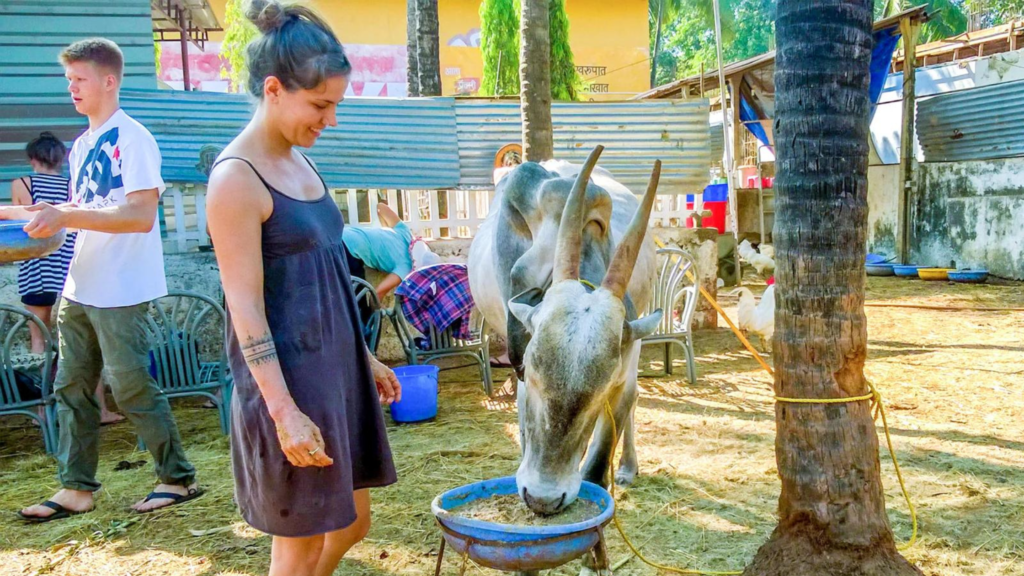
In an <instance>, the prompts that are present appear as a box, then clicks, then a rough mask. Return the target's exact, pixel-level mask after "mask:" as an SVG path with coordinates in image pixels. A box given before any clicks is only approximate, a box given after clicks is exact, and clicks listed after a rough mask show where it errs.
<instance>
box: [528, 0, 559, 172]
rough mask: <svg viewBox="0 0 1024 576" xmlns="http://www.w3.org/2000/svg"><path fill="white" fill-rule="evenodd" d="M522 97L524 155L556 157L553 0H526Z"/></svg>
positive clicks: (534, 157) (536, 159) (533, 157)
mask: <svg viewBox="0 0 1024 576" xmlns="http://www.w3.org/2000/svg"><path fill="white" fill-rule="evenodd" d="M522 2H523V15H522V18H520V31H521V35H520V45H521V51H520V57H519V62H520V64H519V77H520V86H521V88H520V91H519V94H520V96H519V98H520V104H521V107H522V113H523V156H524V157H525V159H526V160H529V161H531V162H540V161H543V160H550V159H552V158H554V156H555V153H554V148H555V144H554V135H553V133H552V129H551V24H550V21H549V17H548V9H549V4H550V0H522Z"/></svg>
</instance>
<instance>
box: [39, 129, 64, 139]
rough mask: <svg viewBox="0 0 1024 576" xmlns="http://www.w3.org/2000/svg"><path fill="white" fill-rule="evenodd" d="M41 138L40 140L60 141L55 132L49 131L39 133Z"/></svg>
mask: <svg viewBox="0 0 1024 576" xmlns="http://www.w3.org/2000/svg"><path fill="white" fill-rule="evenodd" d="M39 137H40V138H46V139H51V140H59V138H57V135H56V134H54V133H53V132H50V131H49V130H44V131H42V132H40V133H39Z"/></svg>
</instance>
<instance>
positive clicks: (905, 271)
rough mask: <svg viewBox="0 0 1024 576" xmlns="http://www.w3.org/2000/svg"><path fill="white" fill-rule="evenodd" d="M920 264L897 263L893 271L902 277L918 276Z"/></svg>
mask: <svg viewBox="0 0 1024 576" xmlns="http://www.w3.org/2000/svg"><path fill="white" fill-rule="evenodd" d="M918 268H920V266H909V265H904V264H896V265H895V266H893V267H892V271H893V272H895V273H896V275H897V276H899V277H900V278H917V270H918Z"/></svg>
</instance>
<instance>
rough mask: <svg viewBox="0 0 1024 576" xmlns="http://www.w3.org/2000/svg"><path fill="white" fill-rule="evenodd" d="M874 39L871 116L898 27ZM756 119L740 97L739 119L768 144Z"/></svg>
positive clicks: (897, 38)
mask: <svg viewBox="0 0 1024 576" xmlns="http://www.w3.org/2000/svg"><path fill="white" fill-rule="evenodd" d="M874 39H875V48H874V50H872V52H871V87H870V88H869V90H868V91H869V93H870V95H871V116H872V117H874V115H875V108H876V107H877V104H878V100H879V98H881V96H882V89H883V88H884V87H885V79H886V77H888V76H889V69H890V68H891V67H892V55H893V52H895V51H896V45H897V44H898V43H899V40H900V32H899V28H898V27H892V28H887V29H885V30H879V31H877V32H875V34H874ZM757 120H763V118H758V117H757V114H756V113H755V112H754V107H753V106H751V105H750V103H749V102H747V99H746V98H740V121H742V122H753V123H752V124H744V126H746V127H747V130H750V133H751V134H753V135H754V136H755V137H756V138H757V139H758V140H759V141H760V142H761V143H762V144H764V145H765V146H769V145H770V143H769V141H768V134H767V133H765V130H764V126H761V124H759V123H757V122H756V121H757Z"/></svg>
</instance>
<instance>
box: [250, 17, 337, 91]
mask: <svg viewBox="0 0 1024 576" xmlns="http://www.w3.org/2000/svg"><path fill="white" fill-rule="evenodd" d="M245 17H246V18H248V19H249V20H250V21H252V23H253V24H255V25H256V27H257V28H259V30H260V32H262V35H261V36H260V37H259V38H257V39H255V40H253V41H252V42H251V43H250V44H249V46H248V48H247V49H246V64H247V66H248V69H249V79H248V81H247V88H248V90H249V93H250V94H252V95H253V96H255V97H256V98H263V81H264V80H266V79H267V77H268V76H273V77H275V78H277V79H278V80H280V81H281V83H282V84H283V85H284V87H285V89H287V90H289V91H295V90H309V89H312V88H316V87H317V86H319V85H320V84H321V83H322V82H323V81H324V80H326V79H328V78H331V77H334V76H347V75H348V74H349V73H350V72H351V71H352V64H351V63H350V62H349V61H348V57H347V56H345V49H344V48H343V47H342V45H341V42H340V41H338V37H337V36H335V35H334V32H333V31H332V30H331V27H330V26H328V25H327V22H325V21H324V20H323V18H321V17H320V16H319V15H318V14H317V13H316V12H315V11H313V10H312V9H310V8H309V7H306V6H302V5H299V4H289V3H283V2H279V1H278V0H250V1H249V4H248V5H247V6H246V10H245Z"/></svg>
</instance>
